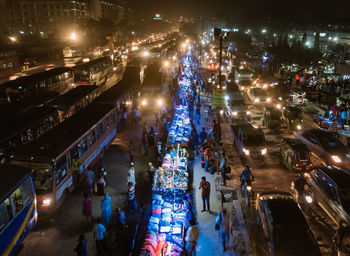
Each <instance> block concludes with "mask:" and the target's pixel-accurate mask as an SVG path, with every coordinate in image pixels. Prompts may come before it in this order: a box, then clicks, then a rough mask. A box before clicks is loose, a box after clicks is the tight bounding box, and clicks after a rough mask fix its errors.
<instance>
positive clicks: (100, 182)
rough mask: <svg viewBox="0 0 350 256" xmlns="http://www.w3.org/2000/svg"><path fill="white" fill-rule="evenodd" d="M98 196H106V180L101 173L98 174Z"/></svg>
mask: <svg viewBox="0 0 350 256" xmlns="http://www.w3.org/2000/svg"><path fill="white" fill-rule="evenodd" d="M96 186H97V195H98V196H103V195H104V186H105V179H104V177H103V175H102V174H101V173H98V174H97V182H96Z"/></svg>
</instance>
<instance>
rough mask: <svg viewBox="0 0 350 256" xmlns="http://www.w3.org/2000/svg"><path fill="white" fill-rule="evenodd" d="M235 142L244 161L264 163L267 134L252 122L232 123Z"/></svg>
mask: <svg viewBox="0 0 350 256" xmlns="http://www.w3.org/2000/svg"><path fill="white" fill-rule="evenodd" d="M231 131H232V134H233V144H234V146H235V147H236V149H237V152H238V154H239V156H240V157H241V158H242V160H243V161H244V162H249V163H253V164H258V165H263V164H264V158H265V156H266V154H267V148H266V142H265V135H264V132H263V130H262V129H261V128H258V127H256V126H253V125H252V124H251V123H240V124H236V125H231Z"/></svg>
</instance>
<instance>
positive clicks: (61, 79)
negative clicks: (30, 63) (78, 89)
mask: <svg viewBox="0 0 350 256" xmlns="http://www.w3.org/2000/svg"><path fill="white" fill-rule="evenodd" d="M72 88H74V78H73V72H72V69H70V68H63V67H58V68H53V69H50V70H47V71H43V72H39V73H35V74H32V75H29V76H21V77H19V78H17V79H16V80H12V81H8V82H5V83H2V84H1V90H0V95H1V96H2V97H3V99H5V100H6V101H8V103H12V102H14V103H16V102H18V101H19V100H21V99H23V98H25V97H27V96H29V95H32V94H34V93H37V92H42V91H54V92H58V93H59V94H63V93H65V92H67V91H69V90H70V89H72Z"/></svg>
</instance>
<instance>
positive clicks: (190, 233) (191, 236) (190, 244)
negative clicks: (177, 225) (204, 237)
mask: <svg viewBox="0 0 350 256" xmlns="http://www.w3.org/2000/svg"><path fill="white" fill-rule="evenodd" d="M198 235H199V229H198V227H197V225H192V226H191V227H189V228H188V230H187V232H186V238H185V241H186V248H185V249H186V253H187V256H196V245H197V239H198Z"/></svg>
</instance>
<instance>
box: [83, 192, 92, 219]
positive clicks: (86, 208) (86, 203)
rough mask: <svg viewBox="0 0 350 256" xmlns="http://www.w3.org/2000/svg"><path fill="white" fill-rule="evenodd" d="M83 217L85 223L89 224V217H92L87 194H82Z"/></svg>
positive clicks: (89, 199)
mask: <svg viewBox="0 0 350 256" xmlns="http://www.w3.org/2000/svg"><path fill="white" fill-rule="evenodd" d="M83 215H84V216H85V217H86V219H87V222H88V223H89V224H91V216H92V201H91V197H90V196H89V194H88V193H84V201H83Z"/></svg>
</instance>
